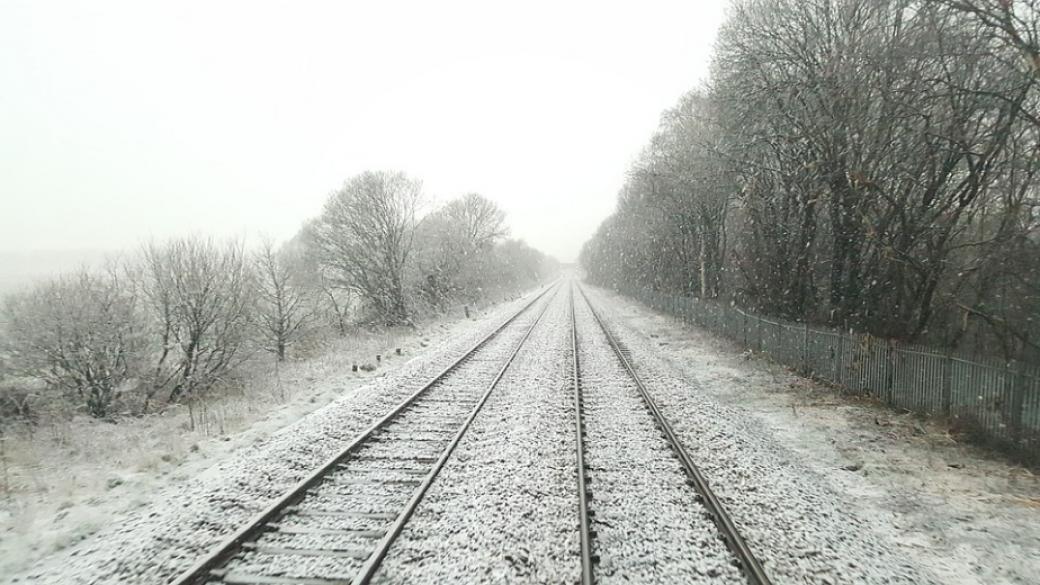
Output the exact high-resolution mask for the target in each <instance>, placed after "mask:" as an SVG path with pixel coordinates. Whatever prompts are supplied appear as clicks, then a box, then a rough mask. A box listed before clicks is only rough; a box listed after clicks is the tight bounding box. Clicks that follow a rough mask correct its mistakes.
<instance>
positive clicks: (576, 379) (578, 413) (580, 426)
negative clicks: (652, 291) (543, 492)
mask: <svg viewBox="0 0 1040 585" xmlns="http://www.w3.org/2000/svg"><path fill="white" fill-rule="evenodd" d="M570 307H571V358H572V361H571V365H572V378H571V384H572V385H573V387H574V436H575V441H576V448H575V452H576V453H577V460H578V461H577V464H578V530H579V538H580V541H581V584H582V585H593V583H595V582H596V580H595V577H594V575H593V573H592V564H593V562H594V560H595V559H594V558H593V556H592V536H593V533H592V529H591V528H590V525H591V522H590V521H589V497H590V494H589V488H588V485H587V480H588V478H587V477H586V475H585V472H586V470H587V467H586V466H585V411H584V406H583V402H582V393H581V375H580V372H581V361H580V358H579V357H578V319H577V316H576V315H575V310H574V284H573V283H572V284H571V287H570Z"/></svg>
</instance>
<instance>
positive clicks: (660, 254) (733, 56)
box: [582, 0, 1040, 357]
mask: <svg viewBox="0 0 1040 585" xmlns="http://www.w3.org/2000/svg"><path fill="white" fill-rule="evenodd" d="M1037 39H1040V10H1038V7H1037V3H1036V2H1033V1H1028V2H1008V1H1004V0H736V1H735V2H733V5H732V8H731V10H730V15H729V18H728V20H727V22H726V24H725V25H724V26H723V28H722V30H721V31H720V34H719V42H718V44H717V48H716V55H715V59H714V63H713V71H712V79H711V81H710V83H709V84H708V85H707V86H706V87H705V88H704V89H703V90H701V91H698V92H695V93H693V94H691V95H688V96H686V97H685V98H684V99H683V100H682V101H681V102H680V104H679V106H678V107H677V108H675V109H674V110H671V111H669V112H667V113H666V114H665V116H664V117H663V119H662V123H661V128H660V130H659V131H658V133H657V134H656V135H655V136H654V137H653V139H652V141H651V143H650V145H649V146H648V147H647V149H646V150H645V152H644V153H643V156H642V157H641V158H640V160H639V161H638V162H637V164H636V165H635V167H634V169H633V170H632V172H631V174H630V176H629V180H628V181H627V183H626V185H625V187H624V189H623V191H622V193H621V195H620V196H619V202H618V209H617V212H616V213H615V215H614V216H613V217H611V218H610V219H609V220H608V221H606V222H604V224H603V226H601V229H600V230H599V231H598V232H597V234H596V236H595V237H594V238H593V240H592V241H590V243H589V244H588V246H587V247H586V248H585V250H584V251H583V255H582V259H583V264H584V265H585V267H586V269H587V270H588V271H589V274H590V276H591V277H592V278H593V279H596V280H598V281H600V282H602V283H604V284H612V285H614V286H619V285H622V284H625V283H632V282H639V283H641V284H643V285H645V286H650V287H653V288H655V289H659V290H668V291H675V292H681V293H684V294H690V293H693V294H700V295H702V296H708V297H710V296H715V294H713V289H714V290H715V291H722V290H723V288H724V287H723V286H722V285H725V286H726V287H728V290H726V293H727V294H728V295H730V296H732V297H734V300H736V301H737V302H740V303H742V304H745V305H747V306H750V307H751V308H754V309H757V310H761V311H765V312H768V313H771V314H777V315H780V316H783V317H787V318H792V319H807V320H813V321H822V322H830V323H832V324H838V325H842V326H845V325H848V326H850V327H854V328H856V329H859V330H862V331H867V332H870V333H874V334H877V335H881V336H885V337H896V338H902V339H909V340H924V339H926V338H928V339H930V340H932V341H939V342H943V343H951V344H955V343H959V340H963V339H966V338H968V337H972V336H971V335H968V325H967V324H968V323H969V321H971V322H973V323H974V326H973V329H974V330H975V331H981V330H983V329H988V330H990V332H991V333H990V334H988V335H985V336H980V337H978V339H979V341H978V342H977V346H978V347H981V348H986V349H989V347H992V345H993V344H992V343H990V344H987V343H986V342H985V341H982V339H983V338H988V339H990V340H991V341H992V340H993V338H996V339H997V340H998V341H1000V345H1002V346H1003V351H1002V353H1003V354H1004V355H1005V356H1007V357H1015V356H1020V355H1022V350H1023V349H1028V348H1033V349H1032V351H1033V354H1034V355H1037V356H1040V345H1037V341H1036V340H1037V339H1038V338H1040V319H1036V318H1035V307H1037V306H1040V298H1038V297H1037V294H1036V291H1037V290H1038V289H1040V287H1037V282H1036V280H1035V279H1036V275H1035V274H1036V273H1035V271H1032V270H1022V269H1020V268H1016V269H1013V270H1005V269H1003V268H1002V267H1009V266H1016V267H1019V266H1022V264H1021V260H1022V257H1023V255H1026V256H1028V255H1030V254H1031V253H1032V252H1030V251H1031V250H1035V246H1036V242H1037V241H1040V228H1038V220H1037V215H1038V214H1037V213H1036V210H1037V205H1036V199H1037V195H1036V193H1037V192H1038V191H1040V189H1037V185H1036V175H1037V173H1038V172H1040V159H1038V157H1037V156H1036V144H1037V142H1038V139H1040V124H1038V123H1037V118H1036V114H1035V112H1036V111H1037V110H1038V108H1040V92H1038V91H1037V90H1038V89H1040V88H1038V81H1040V69H1038V68H1037V65H1036V64H1037V63H1040V59H1038V58H1037V55H1038V52H1037V46H1038V41H1037ZM698 280H699V283H698V282H697V281H698ZM1031 311H1032V314H1031ZM987 345H988V346H989V347H987Z"/></svg>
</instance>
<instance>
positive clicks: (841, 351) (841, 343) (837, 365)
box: [831, 329, 845, 385]
mask: <svg viewBox="0 0 1040 585" xmlns="http://www.w3.org/2000/svg"><path fill="white" fill-rule="evenodd" d="M844 356H845V331H844V330H842V329H839V330H838V354H837V355H835V356H834V378H832V379H831V382H832V383H834V384H838V385H840V384H841V363H842V362H843V361H844V360H845V357H844Z"/></svg>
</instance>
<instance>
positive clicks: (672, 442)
mask: <svg viewBox="0 0 1040 585" xmlns="http://www.w3.org/2000/svg"><path fill="white" fill-rule="evenodd" d="M574 288H576V289H577V290H578V292H579V293H580V297H581V300H582V303H583V304H584V306H585V307H587V311H588V313H590V314H591V317H592V320H593V321H594V322H595V323H596V328H597V330H598V332H600V333H602V335H603V337H604V338H605V340H606V343H607V345H609V347H610V349H611V351H612V353H613V355H614V357H615V358H616V360H617V362H618V363H619V364H620V366H621V369H622V370H623V371H624V372H625V373H626V374H627V376H628V378H629V379H630V381H631V385H632V386H634V387H635V389H636V390H637V392H638V395H639V401H640V402H641V403H642V405H643V406H644V407H645V410H646V411H647V413H648V414H649V416H650V418H651V419H652V421H653V425H654V426H655V427H656V429H657V431H659V438H660V440H661V441H663V442H664V443H665V444H667V449H668V450H669V451H670V452H671V454H672V456H674V459H675V460H676V461H677V463H678V465H679V466H680V467H681V470H682V474H683V476H684V477H685V484H686V486H688V487H689V488H692V489H688V490H687V491H688V492H689V493H688V494H687V496H688V497H689V498H691V499H693V500H694V501H695V502H697V503H698V504H700V505H701V506H702V507H703V508H702V510H703V512H704V514H705V515H706V516H708V517H709V518H710V520H711V521H712V523H713V524H714V526H715V527H716V529H717V534H716V536H717V537H718V538H719V539H721V541H722V542H723V543H724V544H725V547H726V549H728V551H729V553H730V554H731V555H732V557H731V563H732V564H733V565H735V566H736V567H737V568H738V569H739V571H740V573H741V574H742V577H743V579H744V580H745V581H746V582H747V583H749V584H750V585H771V583H772V581H771V580H770V579H769V577H768V575H767V574H766V573H765V571H764V569H763V568H762V565H761V563H760V562H759V561H758V560H757V559H756V558H755V556H754V554H753V553H752V551H751V549H750V547H749V546H748V545H747V543H746V542H745V541H744V538H743V537H742V536H741V534H740V532H739V531H738V530H737V527H736V525H735V524H734V522H733V520H732V519H731V518H730V516H729V514H728V513H727V512H726V509H725V508H724V506H723V505H722V502H721V501H720V500H719V499H718V497H716V495H715V494H714V492H713V491H712V489H711V487H710V485H709V483H708V481H707V479H706V478H705V476H704V474H703V473H702V472H701V471H700V469H698V468H697V466H696V464H695V463H694V462H693V459H692V458H691V457H690V455H689V453H688V452H687V451H686V449H685V448H684V447H683V445H682V442H681V441H680V440H679V438H678V437H677V436H676V434H675V432H674V431H673V430H672V427H671V425H670V424H669V423H668V421H667V419H666V418H665V417H664V415H663V413H662V412H661V410H660V408H658V406H657V404H656V403H655V401H654V399H653V397H652V396H651V395H650V392H649V391H648V389H647V387H646V385H645V384H644V383H643V381H642V379H641V378H640V377H639V375H638V373H637V372H636V370H635V368H634V367H633V364H632V361H631V359H630V354H629V352H628V350H627V349H626V348H625V346H624V345H622V344H621V343H620V342H619V341H618V339H617V338H616V337H615V336H614V335H613V333H612V332H611V330H610V328H609V327H607V324H606V323H605V322H604V320H603V319H602V318H601V316H600V314H599V313H598V312H597V311H596V309H595V308H594V307H593V306H592V303H591V302H590V301H589V299H588V297H587V296H586V295H585V292H584V290H582V289H581V287H580V285H577V284H576V283H575V284H573V285H572V290H571V293H570V295H571V302H572V305H571V327H572V335H571V344H572V345H571V347H572V353H573V386H574V409H575V427H576V438H577V439H576V452H577V465H578V500H579V506H578V508H579V526H580V546H581V558H582V572H581V582H582V584H583V585H591V584H592V583H594V582H595V581H596V577H597V572H598V571H597V569H598V564H599V556H600V555H607V554H611V553H613V552H614V551H612V550H610V547H611V546H616V545H617V541H615V542H614V543H600V542H597V539H596V536H597V531H598V528H600V527H601V525H603V524H609V523H606V522H604V521H603V520H602V519H601V518H602V516H603V515H605V514H607V513H610V512H611V511H612V510H611V509H610V508H611V506H614V505H616V504H618V500H617V499H613V500H611V499H610V498H608V500H610V501H608V502H606V503H604V504H598V503H597V501H596V499H595V498H594V496H593V492H594V491H596V490H598V489H599V486H600V482H599V481H597V482H594V483H591V485H592V486H593V488H592V489H590V482H592V480H593V479H594V478H596V477H597V476H598V475H599V476H606V477H609V475H610V474H609V473H607V470H605V469H603V468H602V467H598V468H597V467H594V466H592V465H590V464H589V462H588V461H589V459H588V455H589V453H588V451H589V448H590V439H589V437H588V431H587V428H586V418H587V416H588V413H587V399H586V395H585V388H584V386H585V384H584V380H583V373H584V372H585V370H584V369H583V365H582V360H581V359H580V357H579V356H580V353H581V352H580V351H579V348H580V341H581V339H580V338H579V335H578V319H577V312H578V311H577V307H576V305H575V303H576V302H577V298H576V296H579V295H575V294H574V290H573V289H574ZM611 400H612V401H615V402H616V401H617V400H616V397H615V398H612V399H611ZM648 471H649V470H646V469H644V470H643V473H644V474H646V473H648ZM662 475H665V474H663V473H662ZM607 483H608V484H609V479H608V480H607ZM673 489H674V487H673ZM596 512H600V516H595V515H594V514H595V513H596ZM643 521H645V522H646V523H647V525H648V530H650V529H652V528H653V522H652V519H650V518H646V519H643ZM689 544H690V545H691V546H692V542H691V543H689ZM701 548H710V547H705V546H704V544H703V543H702V544H701ZM601 549H602V550H601ZM594 551H595V552H594ZM696 554H701V553H700V552H698V553H696ZM623 555H624V553H620V554H619V556H623ZM615 568H616V567H615ZM655 569H656V568H655ZM706 573H707V576H708V577H713V578H715V577H718V578H721V579H722V580H723V581H725V579H724V575H723V574H721V573H722V572H721V571H718V570H717V569H712V568H709V569H708V570H707V571H706Z"/></svg>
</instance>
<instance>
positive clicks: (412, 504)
mask: <svg viewBox="0 0 1040 585" xmlns="http://www.w3.org/2000/svg"><path fill="white" fill-rule="evenodd" d="M555 298H556V297H555V295H554V296H553V298H552V299H550V300H549V302H548V303H546V304H545V306H544V307H542V310H541V311H540V312H539V313H538V317H537V318H536V319H535V320H534V323H532V324H531V326H530V327H528V328H527V331H525V332H524V336H523V337H521V338H520V341H518V342H517V344H516V347H514V348H513V351H512V352H510V354H509V357H508V358H506V361H505V362H504V363H503V364H502V367H501V368H500V369H499V370H498V373H497V374H495V378H494V379H493V380H492V381H491V383H490V384H488V388H487V390H485V391H484V394H483V396H481V397H480V401H479V402H477V404H476V406H474V407H473V410H471V411H470V413H469V416H468V417H466V421H465V422H464V423H462V426H461V427H459V430H458V432H456V433H455V437H454V438H453V439H452V440H451V443H450V444H449V445H448V446H447V447H446V448H445V449H444V451H443V452H442V453H441V456H440V457H439V458H438V459H437V462H436V463H435V464H434V466H433V468H432V469H431V470H430V472H429V473H428V474H427V475H426V477H424V478H423V481H422V483H421V484H420V485H419V487H418V488H416V490H415V492H414V493H413V494H412V497H411V498H410V499H409V500H408V503H407V504H405V507H404V509H403V510H401V513H400V514H399V515H398V516H397V519H396V520H394V523H393V526H391V527H390V529H389V530H388V531H387V533H386V535H385V536H384V537H383V538H382V540H380V541H379V544H378V545H377V546H376V550H375V552H373V553H372V555H371V556H370V557H369V558H368V560H367V561H365V564H364V566H363V567H362V568H361V572H360V573H359V574H358V576H357V577H356V578H355V579H354V581H353V583H352V585H368V584H369V583H371V582H372V578H373V577H375V574H376V572H377V571H378V570H379V566H380V565H381V564H382V562H383V559H384V558H386V554H387V553H388V552H389V550H390V547H391V546H392V545H393V543H394V541H395V540H397V537H398V536H399V535H400V534H401V531H403V530H404V526H405V524H407V523H408V520H409V519H410V518H411V517H412V514H413V513H414V512H415V509H416V508H418V507H419V503H420V502H421V501H422V499H423V496H425V495H426V491H427V490H429V489H430V485H432V484H433V480H434V479H436V478H437V475H438V474H439V473H440V471H441V469H442V468H443V467H444V464H445V463H447V461H448V458H449V457H451V454H452V453H453V452H454V451H455V447H457V446H458V444H459V442H460V441H462V436H463V435H465V434H466V431H468V430H469V427H470V425H471V424H472V423H473V420H474V419H475V418H477V415H478V414H480V411H481V409H483V408H484V404H485V403H486V402H487V400H488V398H489V397H490V396H491V393H492V392H493V391H494V390H495V388H497V387H498V383H499V382H500V381H501V380H502V378H503V377H504V376H505V375H506V370H508V369H509V366H511V365H512V364H513V361H514V360H515V359H516V356H517V354H519V353H520V350H521V349H523V347H524V344H526V343H527V339H528V338H529V337H530V336H531V333H532V332H534V329H535V327H537V326H538V323H539V322H540V321H541V320H542V317H543V316H544V315H545V313H546V311H547V310H548V309H549V305H551V304H552V301H553V300H554V299H555Z"/></svg>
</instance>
